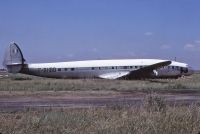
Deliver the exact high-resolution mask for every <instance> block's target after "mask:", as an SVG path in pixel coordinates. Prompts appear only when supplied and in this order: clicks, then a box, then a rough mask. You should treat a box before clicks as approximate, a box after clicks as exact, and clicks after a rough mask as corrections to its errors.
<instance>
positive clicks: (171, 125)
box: [0, 73, 200, 134]
mask: <svg viewBox="0 0 200 134" xmlns="http://www.w3.org/2000/svg"><path fill="white" fill-rule="evenodd" d="M0 91H1V93H4V91H5V92H6V94H5V95H4V94H1V95H0V97H12V96H13V95H18V94H23V95H31V94H35V95H37V94H38V92H41V94H44V92H46V91H48V92H49V91H53V92H55V94H57V93H62V92H64V91H68V92H69V91H73V92H76V91H79V92H80V91H81V92H83V95H84V92H86V93H88V92H90V91H91V92H92V91H95V92H99V93H100V94H103V93H104V91H108V92H110V93H112V92H135V91H137V92H138V91H139V92H144V93H149V92H154V93H159V92H185V93H186V94H187V93H191V92H193V93H195V92H198V93H199V91H200V74H199V73H196V74H194V75H192V76H190V77H184V78H180V79H158V80H157V79H150V80H128V81H127V80H101V79H99V80H98V79H93V80H87V79H85V80H71V79H70V80H63V79H47V78H39V77H32V76H27V75H9V77H7V78H2V79H0ZM7 91H8V92H7ZM59 91H60V92H59ZM61 91H62V92H61ZM8 93H10V94H12V95H11V96H9V94H8ZM16 93H17V94H16ZM6 95H7V96H6ZM199 132H200V107H199V106H198V105H196V104H191V105H187V106H181V105H179V106H177V105H173V106H172V105H168V103H166V101H165V99H163V98H162V97H159V96H153V97H152V96H147V97H146V98H145V99H144V100H143V103H142V105H140V106H135V107H132V106H123V105H113V106H111V107H103V108H95V107H90V108H65V107H60V108H54V107H50V108H24V109H22V110H12V111H4V110H0V133H2V134H11V133H16V134H24V133H27V134H36V133H52V134H55V133H56V134H57V133H58V134H59V133H66V134H68V133H70V134H77V133H92V134H94V133H100V134H105V133H107V134H118V133H119V134H127V133H135V134H161V133H162V134H172V133H181V134H198V133H199Z"/></svg>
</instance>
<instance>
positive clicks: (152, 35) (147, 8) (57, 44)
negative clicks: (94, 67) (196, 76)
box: [0, 0, 200, 69]
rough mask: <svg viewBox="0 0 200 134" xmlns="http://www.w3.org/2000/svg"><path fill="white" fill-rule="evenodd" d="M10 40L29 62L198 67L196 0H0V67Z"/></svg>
mask: <svg viewBox="0 0 200 134" xmlns="http://www.w3.org/2000/svg"><path fill="white" fill-rule="evenodd" d="M11 41H15V42H16V43H17V44H19V46H20V47H21V49H22V52H23V54H24V57H25V59H26V60H27V61H28V62H30V63H35V62H54V61H70V60H84V59H111V58H115V59H116V58H159V59H170V60H173V59H174V57H177V60H178V61H181V62H186V63H188V64H190V65H191V66H192V67H194V68H196V69H200V0H1V1H0V63H2V60H3V55H4V50H5V48H6V47H7V45H8V44H9V43H10V42H11ZM0 67H2V66H1V65H0Z"/></svg>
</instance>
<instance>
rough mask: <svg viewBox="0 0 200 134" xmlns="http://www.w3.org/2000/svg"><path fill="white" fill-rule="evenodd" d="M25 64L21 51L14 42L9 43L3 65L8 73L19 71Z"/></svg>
mask: <svg viewBox="0 0 200 134" xmlns="http://www.w3.org/2000/svg"><path fill="white" fill-rule="evenodd" d="M24 64H25V59H24V57H23V54H22V51H21V50H20V48H19V46H18V45H17V44H16V43H11V44H10V45H9V46H8V48H7V50H6V52H5V57H4V61H3V66H4V67H6V68H7V70H8V72H9V73H19V72H20V71H21V70H22V69H23V67H24Z"/></svg>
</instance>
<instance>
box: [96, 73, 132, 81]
mask: <svg viewBox="0 0 200 134" xmlns="http://www.w3.org/2000/svg"><path fill="white" fill-rule="evenodd" d="M129 73H130V71H121V72H120V71H119V72H112V73H106V74H102V75H100V76H99V78H102V79H111V80H114V79H118V78H120V77H123V76H126V75H128V74H129Z"/></svg>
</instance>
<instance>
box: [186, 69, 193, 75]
mask: <svg viewBox="0 0 200 134" xmlns="http://www.w3.org/2000/svg"><path fill="white" fill-rule="evenodd" d="M192 74H194V69H193V68H192V67H188V72H187V74H186V75H188V76H189V75H192Z"/></svg>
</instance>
